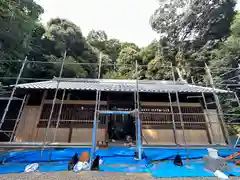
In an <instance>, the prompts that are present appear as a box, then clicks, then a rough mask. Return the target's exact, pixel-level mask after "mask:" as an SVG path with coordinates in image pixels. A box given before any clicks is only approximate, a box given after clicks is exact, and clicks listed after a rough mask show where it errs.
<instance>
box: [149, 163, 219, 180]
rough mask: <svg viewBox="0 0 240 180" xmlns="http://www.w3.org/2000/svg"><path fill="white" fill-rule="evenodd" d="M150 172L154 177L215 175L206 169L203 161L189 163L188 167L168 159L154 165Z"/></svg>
mask: <svg viewBox="0 0 240 180" xmlns="http://www.w3.org/2000/svg"><path fill="white" fill-rule="evenodd" d="M184 164H186V162H184ZM187 165H188V164H187ZM150 172H151V174H152V176H153V177H154V178H178V177H214V175H213V173H210V172H207V171H205V170H204V165H203V163H201V162H199V163H198V162H192V163H189V167H188V168H187V167H186V166H183V167H179V166H175V165H174V164H173V163H172V162H171V161H167V162H162V163H159V164H156V165H154V166H153V167H152V168H151V169H150Z"/></svg>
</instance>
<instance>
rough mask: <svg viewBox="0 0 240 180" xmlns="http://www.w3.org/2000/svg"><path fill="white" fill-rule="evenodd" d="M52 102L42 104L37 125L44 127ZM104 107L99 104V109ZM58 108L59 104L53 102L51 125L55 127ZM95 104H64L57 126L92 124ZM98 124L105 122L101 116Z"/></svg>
mask: <svg viewBox="0 0 240 180" xmlns="http://www.w3.org/2000/svg"><path fill="white" fill-rule="evenodd" d="M51 108H52V104H44V106H43V109H42V113H41V116H40V121H39V123H38V126H39V127H46V126H47V122H48V119H49V116H50V112H51ZM104 109H106V107H104V106H101V110H104ZM59 110H60V104H55V106H54V111H53V115H52V118H51V127H56V124H57V119H58V114H59ZM94 110H95V105H85V104H84V105H83V104H64V105H63V107H62V112H61V116H60V126H59V127H69V126H70V125H71V126H74V125H79V124H82V125H87V124H88V125H92V124H93V119H94ZM99 120H100V124H105V118H104V117H103V116H100V117H99Z"/></svg>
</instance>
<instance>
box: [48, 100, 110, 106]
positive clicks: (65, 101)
mask: <svg viewBox="0 0 240 180" xmlns="http://www.w3.org/2000/svg"><path fill="white" fill-rule="evenodd" d="M95 103H96V101H85V100H64V101H63V104H90V105H91V104H95ZM44 104H52V100H44ZM55 104H61V100H59V99H57V100H56V103H55ZM101 105H107V101H101Z"/></svg>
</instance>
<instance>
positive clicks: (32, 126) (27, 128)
mask: <svg viewBox="0 0 240 180" xmlns="http://www.w3.org/2000/svg"><path fill="white" fill-rule="evenodd" d="M50 103H52V101H51V100H43V101H42V104H41V106H25V107H24V109H23V113H22V116H21V119H20V123H19V126H18V128H17V132H16V139H15V140H16V141H32V142H36V141H37V142H39V141H43V140H44V138H45V131H46V130H45V129H46V128H43V127H39V126H38V124H39V122H40V120H41V121H42V120H44V121H47V119H41V116H42V110H43V109H42V108H43V105H44V104H50ZM60 103H61V101H60V100H57V101H56V104H60ZM102 103H103V104H102V105H103V106H104V105H106V102H102ZM64 104H82V105H94V104H95V101H72V100H65V101H64ZM180 105H181V107H201V105H200V104H198V103H181V104H180ZM141 106H143V107H145V108H146V107H153V106H157V107H166V106H169V103H156V102H155V103H151V102H141ZM173 106H176V104H174V103H173ZM57 112H58V111H57ZM65 113H67V111H66V112H65ZM150 113H151V112H150ZM204 113H206V112H203V113H202V115H201V116H203V117H204V118H203V119H201V122H199V127H200V128H198V127H197V128H195V129H191V128H186V129H185V130H184V133H185V139H186V143H187V144H191V145H204V144H209V143H218V144H225V140H224V137H223V134H222V130H221V127H220V125H219V124H218V123H219V120H218V117H217V115H215V116H214V115H213V114H211V116H210V118H209V121H211V122H212V127H213V131H211V129H210V128H209V127H208V126H206V124H204V123H202V121H203V122H205V121H208V120H207V118H206V116H204ZM215 113H216V111H215ZM153 116H154V115H153ZM165 116H166V117H165ZM168 116H169V117H170V118H169V117H168ZM54 117H55V121H56V117H57V116H56V114H55V115H54ZM156 117H157V116H156ZM164 117H165V118H166V119H170V121H172V115H171V113H169V115H164ZM91 118H92V119H89V121H88V123H90V124H92V122H93V117H91ZM160 119H161V118H160ZM176 119H178V117H177V116H176V117H175V120H176ZM185 119H186V118H185ZM141 120H142V129H143V136H144V139H145V140H146V141H143V143H144V144H149V145H174V144H181V145H183V144H185V142H184V138H183V130H182V129H181V126H180V125H178V126H177V128H176V130H175V132H174V130H173V124H172V125H170V126H166V124H164V123H162V122H161V121H160V120H159V119H157V120H156V123H157V124H155V125H149V124H146V122H147V120H146V121H145V122H144V119H141ZM53 121H54V118H53ZM178 121H179V120H178ZM189 121H191V119H190V120H189ZM216 122H217V123H216ZM101 123H102V124H101V126H100V128H99V130H98V134H97V140H99V141H104V140H106V138H107V124H106V122H105V121H103V122H102V121H101ZM144 123H145V124H144ZM161 123H162V124H161ZM188 124H190V122H189V123H186V124H185V125H186V127H188ZM54 127H55V123H54V124H53V126H51V128H50V129H49V134H48V138H47V141H48V142H52V141H53V136H54V133H55V131H56V129H55V128H54ZM91 139H92V125H91V126H85V125H84V124H82V125H80V124H79V126H78V127H74V126H73V127H61V128H58V131H57V136H56V142H72V143H83V144H90V143H91Z"/></svg>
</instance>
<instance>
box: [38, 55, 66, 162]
mask: <svg viewBox="0 0 240 180" xmlns="http://www.w3.org/2000/svg"><path fill="white" fill-rule="evenodd" d="M66 57H67V51H65V52H64V56H63V60H62V63H61V69H60V72H59V76H58V78H61V77H62V73H63V67H64V63H65V59H66ZM59 85H60V82H59V80H57V87H56V90H55V94H54V98H53V101H52V108H51V112H50V115H49V118H48V124H47V128H46V130H45V137H44V141H43V147H42V149H41V158H42V153H43V151H44V149H45V146H46V143H47V139H48V134H49V128H50V124H51V120H52V116H53V111H54V107H55V104H56V100H57V94H58V89H59Z"/></svg>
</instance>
